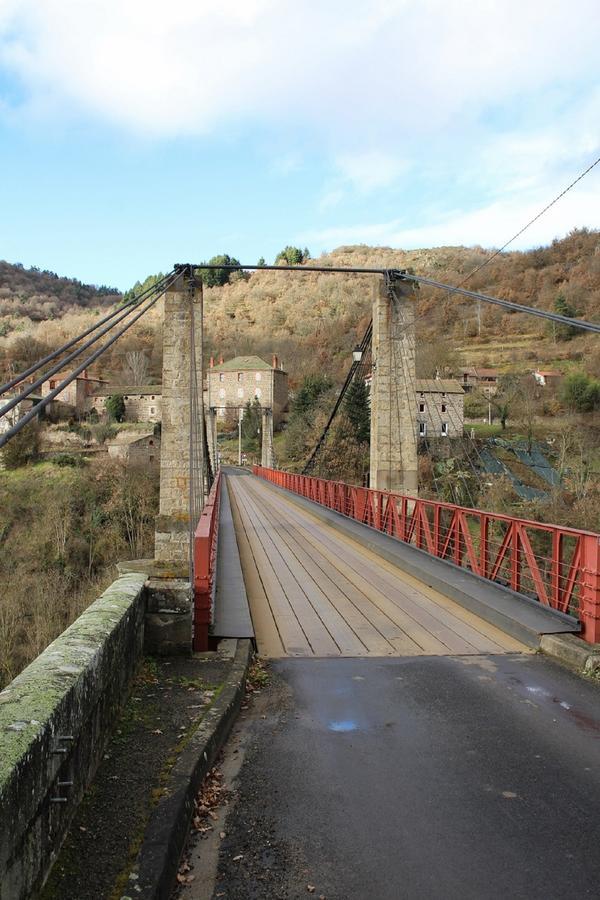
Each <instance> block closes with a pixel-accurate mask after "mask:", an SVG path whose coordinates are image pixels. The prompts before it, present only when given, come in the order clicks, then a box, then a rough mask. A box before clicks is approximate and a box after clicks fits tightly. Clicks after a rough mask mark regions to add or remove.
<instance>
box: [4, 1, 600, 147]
mask: <svg viewBox="0 0 600 900" xmlns="http://www.w3.org/2000/svg"><path fill="white" fill-rule="evenodd" d="M598 23H599V17H598V16H597V3H596V0H572V2H571V3H569V4H566V3H564V2H563V0H528V2H527V3H525V4H524V3H522V0H488V2H485V3H478V4H473V3H472V2H471V0H459V2H454V3H447V2H446V0H420V2H419V3H416V2H411V0H371V2H370V3H366V4H365V3H361V2H358V0H330V2H328V3H322V2H321V0H304V2H303V3H301V4H298V3H297V2H292V0H170V2H169V3H168V4H165V3H164V2H163V0H160V2H159V0H86V2H81V0H20V2H19V3H16V2H12V0H0V29H2V33H3V37H2V36H1V35H0V60H1V61H2V63H3V65H4V66H5V67H7V68H8V69H9V70H11V71H12V72H13V73H15V74H16V75H17V77H19V78H20V79H21V80H22V82H23V84H24V85H25V87H26V91H27V95H28V98H29V100H30V102H31V103H33V104H34V106H36V108H39V105H40V103H45V104H49V105H50V106H51V108H52V109H53V110H56V109H58V108H64V107H69V108H71V109H74V110H83V111H85V112H87V113H92V114H96V115H100V116H102V117H103V118H104V119H105V120H107V121H109V122H113V123H116V124H118V125H119V126H122V127H125V128H127V129H130V130H132V131H134V132H140V131H141V132H143V133H149V134H160V135H165V136H167V137H172V136H174V135H177V134H182V133H183V134H185V133H206V132H209V131H212V130H215V129H217V128H219V127H220V126H221V125H222V124H223V123H224V122H227V121H228V120H229V121H231V118H232V117H235V118H237V119H239V118H240V117H241V118H242V119H243V118H246V117H247V118H248V119H249V120H250V121H257V120H260V121H264V122H281V121H283V120H288V121H292V120H295V121H298V120H301V121H303V122H304V123H309V124H310V125H311V126H313V127H315V128H318V129H319V130H321V131H322V132H324V133H327V134H330V135H331V134H333V133H338V134H339V133H340V130H341V131H342V132H343V133H344V135H345V136H346V137H348V136H349V135H354V137H355V138H358V141H359V143H366V144H367V145H371V146H372V145H373V144H374V140H373V138H374V137H376V136H386V135H387V136H388V137H389V136H390V135H392V134H393V135H394V136H395V137H397V136H398V134H399V133H400V134H403V135H405V136H408V135H410V134H415V133H421V134H423V133H424V134H434V133H435V132H436V131H438V130H439V129H440V128H444V127H455V126H456V124H457V119H460V120H461V121H462V122H463V124H464V123H465V122H467V121H473V120H476V119H477V117H478V116H479V114H480V112H481V110H482V108H484V107H489V106H490V102H491V101H493V103H495V104H501V103H502V102H504V101H506V100H507V99H510V98H515V97H519V96H520V95H521V94H523V93H526V92H531V91H536V90H540V89H543V88H544V87H545V86H546V85H547V84H548V83H554V82H555V81H556V80H557V79H564V78H565V76H566V75H567V74H568V78H569V79H570V80H572V81H575V80H576V79H577V78H578V77H585V76H586V75H588V74H589V73H591V72H593V71H594V68H595V64H596V59H597V56H596V54H597V46H598V29H599V24H598ZM357 129H359V131H357Z"/></svg>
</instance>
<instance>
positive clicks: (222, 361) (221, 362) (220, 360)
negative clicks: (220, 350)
mask: <svg viewBox="0 0 600 900" xmlns="http://www.w3.org/2000/svg"><path fill="white" fill-rule="evenodd" d="M224 362H225V360H224V359H223V354H221V356H220V357H219V365H220V366H222V365H223V363H224Z"/></svg>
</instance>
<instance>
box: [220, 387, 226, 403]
mask: <svg viewBox="0 0 600 900" xmlns="http://www.w3.org/2000/svg"><path fill="white" fill-rule="evenodd" d="M219 397H220V398H221V400H223V399H224V398H225V388H221V389H220V390H219Z"/></svg>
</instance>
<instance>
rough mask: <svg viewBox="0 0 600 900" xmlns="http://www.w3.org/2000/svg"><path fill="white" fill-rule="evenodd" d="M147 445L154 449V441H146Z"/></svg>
mask: <svg viewBox="0 0 600 900" xmlns="http://www.w3.org/2000/svg"><path fill="white" fill-rule="evenodd" d="M148 443H149V444H150V446H151V447H154V441H153V440H152V439H150V440H149V441H148Z"/></svg>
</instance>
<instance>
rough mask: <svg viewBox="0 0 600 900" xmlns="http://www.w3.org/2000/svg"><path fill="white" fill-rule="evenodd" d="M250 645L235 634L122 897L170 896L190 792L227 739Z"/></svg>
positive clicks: (160, 899)
mask: <svg viewBox="0 0 600 900" xmlns="http://www.w3.org/2000/svg"><path fill="white" fill-rule="evenodd" d="M252 655H253V648H252V642H251V641H249V640H239V641H238V642H237V649H236V652H235V656H234V659H233V663H232V667H231V671H230V673H229V676H228V679H227V681H226V683H225V685H224V687H223V690H222V691H221V693H220V695H219V696H218V697H217V699H216V700H215V702H214V704H213V706H212V707H211V709H210V710H209V711H208V712H207V714H206V716H205V717H204V719H203V720H202V722H201V723H200V725H199V727H198V729H197V731H196V732H195V733H194V735H193V736H192V738H191V740H190V742H189V744H188V745H187V747H186V748H185V750H184V751H183V753H182V754H181V756H180V757H179V759H178V760H177V762H176V763H175V765H174V767H173V769H172V771H171V773H170V775H169V779H168V782H167V786H166V793H165V794H164V796H162V797H161V799H160V800H159V802H158V804H157V805H156V807H155V808H154V810H153V811H152V814H151V816H150V821H149V822H148V825H147V827H146V831H145V833H144V838H143V843H142V847H141V849H140V851H139V853H138V856H137V860H136V862H135V865H134V867H133V869H132V871H131V875H130V876H129V880H128V882H127V885H126V887H125V888H124V890H123V895H122V900H133V898H140V900H168V898H169V897H170V896H171V893H172V890H173V886H174V883H175V876H176V874H177V869H178V866H179V860H180V857H181V854H182V852H183V848H184V845H185V841H186V838H187V835H188V829H189V824H190V821H191V817H192V811H193V808H194V798H195V796H196V794H197V793H198V790H199V788H200V784H201V783H202V781H203V779H204V777H205V776H206V774H207V773H208V772H209V770H210V768H211V767H212V765H213V764H214V761H215V759H216V757H217V754H218V753H219V751H220V749H221V747H222V746H223V744H224V743H225V741H226V740H227V738H228V736H229V732H230V731H231V727H232V725H233V723H234V721H235V718H236V716H237V714H238V712H239V708H240V706H241V703H242V699H243V697H244V688H245V683H246V676H247V674H248V668H249V666H250V662H251V660H252Z"/></svg>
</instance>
